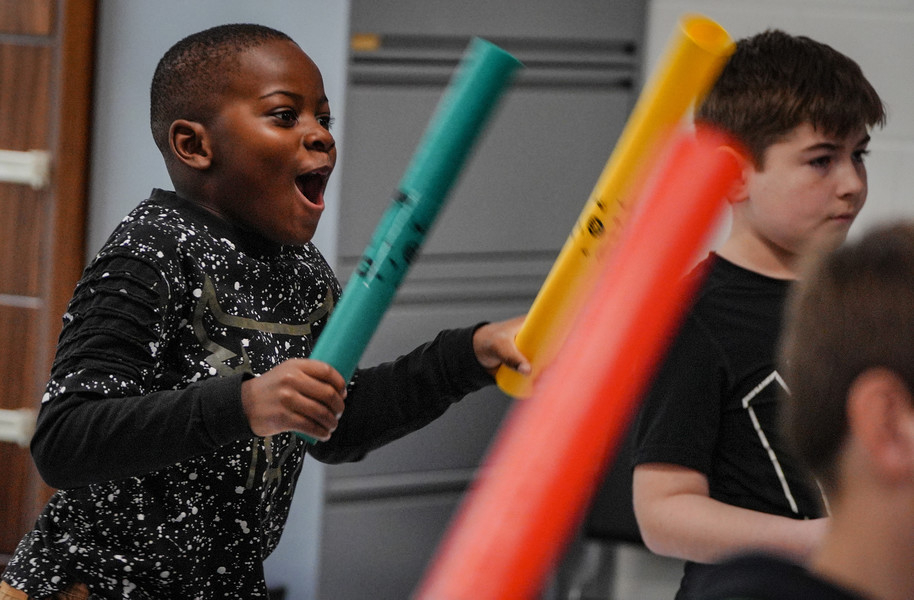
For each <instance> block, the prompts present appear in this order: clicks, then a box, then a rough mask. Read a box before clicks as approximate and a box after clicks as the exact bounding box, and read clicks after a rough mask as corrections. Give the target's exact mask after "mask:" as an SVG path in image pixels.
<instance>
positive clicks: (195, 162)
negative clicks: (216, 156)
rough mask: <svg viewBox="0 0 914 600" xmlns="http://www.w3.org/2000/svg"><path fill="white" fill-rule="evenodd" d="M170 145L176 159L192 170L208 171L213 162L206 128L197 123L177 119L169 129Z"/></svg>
mask: <svg viewBox="0 0 914 600" xmlns="http://www.w3.org/2000/svg"><path fill="white" fill-rule="evenodd" d="M168 143H169V145H170V146H171V152H172V154H174V155H175V157H176V158H177V159H178V160H179V161H181V162H182V163H184V164H185V165H187V166H189V167H190V168H192V169H198V170H204V169H208V168H209V167H210V165H211V164H212V161H213V154H212V149H211V147H210V139H209V135H208V133H207V131H206V127H204V126H203V124H202V123H198V122H197V121H188V120H187V119H177V120H176V121H175V122H173V123H172V124H171V127H170V128H169V129H168Z"/></svg>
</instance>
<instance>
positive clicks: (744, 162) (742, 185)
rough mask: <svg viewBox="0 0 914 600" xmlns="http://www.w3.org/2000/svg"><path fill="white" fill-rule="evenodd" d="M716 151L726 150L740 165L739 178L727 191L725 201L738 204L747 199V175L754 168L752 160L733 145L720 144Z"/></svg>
mask: <svg viewBox="0 0 914 600" xmlns="http://www.w3.org/2000/svg"><path fill="white" fill-rule="evenodd" d="M717 151H718V152H726V153H727V154H730V155H731V156H733V158H734V159H736V162H737V164H739V166H740V178H739V179H738V180H737V181H736V182H735V183H734V184H733V187H732V188H731V189H730V191H729V192H728V193H727V202H729V203H730V204H739V203H740V202H744V201H746V200H748V199H749V176H750V175H751V173H752V172H753V171H754V170H755V167H754V166H753V164H752V161H751V160H749V159H748V158H747V157H746V155H745V154H744V153H743V152H742V151H741V150H739V149H737V148H734V147H733V146H721V147H719V148H718V149H717Z"/></svg>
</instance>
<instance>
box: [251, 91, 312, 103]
mask: <svg viewBox="0 0 914 600" xmlns="http://www.w3.org/2000/svg"><path fill="white" fill-rule="evenodd" d="M276 95H280V96H288V97H289V98H292V99H293V100H296V101H298V102H303V101H304V99H305V97H304V96H302V95H301V94H299V93H296V92H290V91H289V90H273V91H272V92H267V93H266V94H264V95H263V96H260V97H259V98H258V100H264V99H265V98H269V97H270V96H276ZM317 102H318V104H325V103H327V102H329V100H328V99H327V96H326V95H324V96H321V97H320V98H318V101H317Z"/></svg>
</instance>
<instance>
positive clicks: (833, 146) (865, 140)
mask: <svg viewBox="0 0 914 600" xmlns="http://www.w3.org/2000/svg"><path fill="white" fill-rule="evenodd" d="M869 143H870V134H866V135H864V136H863V137H862V138H860V141H858V142H857V143H856V144H854V148H859V147H860V146H866V145H867V144H869ZM840 147H841V144H837V143H835V142H819V143H818V144H813V145H812V146H809V147H807V148H804V151H806V152H817V151H819V150H837V149H839V148H840Z"/></svg>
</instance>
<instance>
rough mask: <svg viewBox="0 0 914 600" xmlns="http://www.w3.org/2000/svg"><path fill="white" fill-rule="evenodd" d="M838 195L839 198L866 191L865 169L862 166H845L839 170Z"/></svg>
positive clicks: (852, 164)
mask: <svg viewBox="0 0 914 600" xmlns="http://www.w3.org/2000/svg"><path fill="white" fill-rule="evenodd" d="M838 185H839V188H838V193H839V195H840V196H849V195H858V194H860V193H862V192H864V191H865V190H866V167H865V166H864V165H862V164H855V163H853V162H851V163H850V164H845V165H844V166H843V168H842V169H841V178H840V180H839V183H838Z"/></svg>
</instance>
